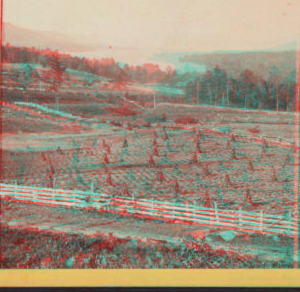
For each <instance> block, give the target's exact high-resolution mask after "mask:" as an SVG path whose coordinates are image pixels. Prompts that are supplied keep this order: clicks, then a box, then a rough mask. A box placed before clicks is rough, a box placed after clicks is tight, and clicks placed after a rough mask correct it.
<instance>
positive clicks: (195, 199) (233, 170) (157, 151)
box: [3, 127, 294, 214]
mask: <svg viewBox="0 0 300 292" xmlns="http://www.w3.org/2000/svg"><path fill="white" fill-rule="evenodd" d="M73 144H74V145H73V146H74V149H71V150H64V149H58V150H57V151H46V152H36V151H28V152H26V153H24V152H19V153H17V152H15V153H12V152H9V151H5V152H3V155H4V157H3V158H4V161H3V167H4V169H5V172H4V178H3V179H4V183H16V182H17V183H18V184H24V185H34V186H48V187H57V188H64V189H77V190H84V191H87V190H91V188H92V189H93V191H97V192H104V193H108V194H111V195H112V196H119V197H122V196H128V195H130V196H134V197H136V198H148V199H149V198H150V199H151V198H153V199H155V200H159V201H180V202H187V203H189V204H197V205H204V206H213V204H214V202H217V204H218V207H219V208H220V209H239V208H240V207H242V208H243V210H246V211H252V210H255V211H258V210H264V211H266V212H267V213H273V214H280V213H282V212H287V211H289V210H290V211H292V209H293V197H294V194H293V181H294V177H293V154H292V149H290V148H283V147H279V146H271V145H269V144H270V143H268V142H267V141H262V140H261V141H254V140H252V141H251V140H247V139H241V138H237V137H234V136H233V135H231V134H226V133H219V134H216V133H214V132H212V131H210V130H209V129H204V128H202V129H201V130H200V131H192V130H183V129H169V128H165V129H164V128H162V127H159V128H158V127H157V128H152V129H149V130H141V129H139V130H135V129H132V130H131V131H127V132H124V134H123V133H121V134H120V133H119V134H117V133H115V134H111V135H106V136H103V137H99V138H98V139H88V138H87V139H86V140H81V141H80V143H79V142H76V141H73Z"/></svg>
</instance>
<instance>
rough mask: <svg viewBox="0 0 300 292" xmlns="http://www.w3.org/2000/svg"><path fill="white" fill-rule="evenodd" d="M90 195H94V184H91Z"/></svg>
mask: <svg viewBox="0 0 300 292" xmlns="http://www.w3.org/2000/svg"><path fill="white" fill-rule="evenodd" d="M91 193H94V184H93V183H91Z"/></svg>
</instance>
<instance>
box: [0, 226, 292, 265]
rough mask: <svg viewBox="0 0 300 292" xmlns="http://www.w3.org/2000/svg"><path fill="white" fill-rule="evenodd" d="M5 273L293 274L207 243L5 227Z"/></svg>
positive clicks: (265, 262)
mask: <svg viewBox="0 0 300 292" xmlns="http://www.w3.org/2000/svg"><path fill="white" fill-rule="evenodd" d="M1 268H3V269H15V268H19V269H26V268H27V269H40V268H49V269H51V268H52V269H59V268H79V269H82V268H92V269H98V268H100V269H101V268H103V269H112V268H114V269H118V268H124V269H128V268H143V269H145V268H146V269H147V268H164V269H170V268H173V269H176V268H180V269H185V268H209V269H210V268H211V269H214V268H292V265H291V263H288V262H287V261H280V262H268V261H260V260H258V258H257V257H256V256H252V255H240V254H237V253H235V252H226V251H224V250H211V248H210V246H209V245H208V244H206V243H204V244H202V243H199V242H196V241H191V240H189V241H186V242H181V243H163V242H162V243H157V242H156V243H151V242H141V241H136V240H132V239H127V240H124V239H118V238H115V237H112V236H110V237H108V238H89V237H82V236H79V235H68V234H51V233H47V232H38V231H25V230H18V229H11V228H9V227H2V231H1Z"/></svg>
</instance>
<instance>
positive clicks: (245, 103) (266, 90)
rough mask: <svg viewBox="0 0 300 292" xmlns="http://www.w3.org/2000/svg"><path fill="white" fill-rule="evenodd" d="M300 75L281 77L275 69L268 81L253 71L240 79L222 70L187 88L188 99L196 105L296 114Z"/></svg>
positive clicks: (200, 79)
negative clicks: (298, 77)
mask: <svg viewBox="0 0 300 292" xmlns="http://www.w3.org/2000/svg"><path fill="white" fill-rule="evenodd" d="M295 88H296V71H295V70H292V71H291V72H290V73H289V74H285V75H283V74H281V70H280V68H278V67H277V66H276V65H273V66H272V67H270V69H269V77H268V78H264V77H262V76H261V75H260V74H257V73H255V72H253V71H252V70H250V69H245V70H243V71H242V72H241V73H240V74H239V75H237V77H234V76H233V74H230V72H228V71H226V70H225V69H222V68H220V67H219V66H218V65H217V66H216V67H215V68H214V69H213V70H208V71H207V72H206V73H205V74H203V75H198V76H197V77H196V78H194V80H192V81H190V82H189V83H188V84H187V85H186V86H185V92H186V95H185V99H186V101H187V102H189V103H194V104H201V103H205V104H211V105H215V106H223V107H238V108H245V109H260V110H278V111H294V110H295Z"/></svg>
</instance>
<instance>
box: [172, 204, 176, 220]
mask: <svg viewBox="0 0 300 292" xmlns="http://www.w3.org/2000/svg"><path fill="white" fill-rule="evenodd" d="M172 206H173V213H172V218H173V219H174V217H175V216H174V213H175V203H174V205H173V204H172Z"/></svg>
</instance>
